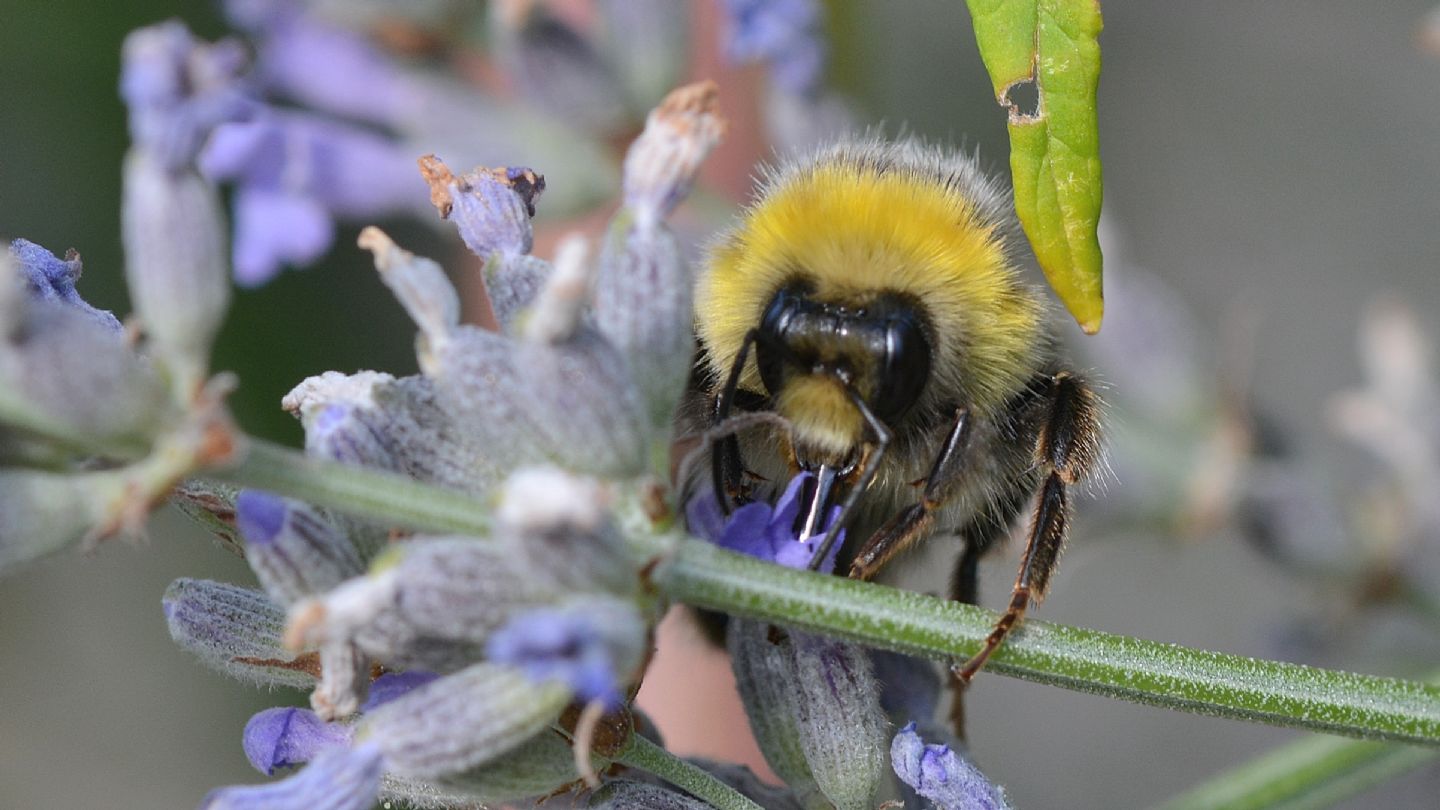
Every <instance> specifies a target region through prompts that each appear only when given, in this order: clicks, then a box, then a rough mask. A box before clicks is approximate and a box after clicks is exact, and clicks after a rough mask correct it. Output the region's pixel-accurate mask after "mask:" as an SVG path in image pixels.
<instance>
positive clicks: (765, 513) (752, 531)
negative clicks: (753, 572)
mask: <svg viewBox="0 0 1440 810" xmlns="http://www.w3.org/2000/svg"><path fill="white" fill-rule="evenodd" d="M773 514H774V510H773V509H772V508H771V507H770V504H767V503H761V502H759V501H756V502H754V503H747V504H745V505H744V506H742V507H740V508H739V509H736V510H735V511H734V513H732V514H731V515H730V520H729V521H727V522H726V524H725V529H724V531H723V532H722V533H721V534H720V542H719V545H720V546H721V547H722V548H728V549H730V550H731V551H738V552H740V553H741V554H749V555H750V556H751V557H759V558H760V559H762V560H769V561H771V562H773V561H774V560H775V545H774V544H773V543H771V542H770V537H769V535H768V534H767V531H768V528H769V526H770V524H771V517H772V515H773Z"/></svg>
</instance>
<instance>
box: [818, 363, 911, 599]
mask: <svg viewBox="0 0 1440 810" xmlns="http://www.w3.org/2000/svg"><path fill="white" fill-rule="evenodd" d="M845 393H846V394H847V395H848V396H849V397H850V402H851V403H853V404H854V405H855V407H856V408H857V409H858V410H859V411H860V415H861V416H863V417H864V418H865V422H866V424H868V425H870V430H871V431H872V432H873V433H874V434H875V449H874V450H872V451H871V452H870V453H867V454H866V457H865V464H864V466H862V467H861V468H860V477H859V478H856V479H855V485H854V486H853V487H851V488H850V491H849V492H847V493H845V501H844V502H843V503H841V504H840V514H838V515H836V516H835V520H834V521H832V522H831V523H830V527H829V528H828V529H826V530H825V539H824V540H822V541H820V547H819V548H817V549H815V555H814V556H813V557H811V558H810V570H811V571H819V570H820V566H821V565H823V564H824V562H825V558H826V557H828V556H830V549H832V548H834V546H835V541H836V540H837V539H838V538H839V537H840V527H841V526H842V525H843V524H844V523H845V518H847V517H849V516H850V510H852V509H854V508H855V504H856V503H857V502H858V501H859V500H860V493H862V492H864V491H865V490H866V489H868V488H869V486H870V482H871V481H873V480H874V479H875V473H876V471H877V470H879V469H880V459H881V458H883V457H884V456H885V449H886V448H887V447H889V446H890V439H891V434H890V428H887V427H885V423H884V422H881V421H880V419H879V418H878V417H876V416H875V413H874V412H873V411H871V410H870V406H869V405H866V404H865V398H864V397H862V396H860V395H859V394H858V393H856V391H855V389H854V388H851V387H850V386H848V385H847V386H845ZM821 469H822V470H823V469H824V467H821Z"/></svg>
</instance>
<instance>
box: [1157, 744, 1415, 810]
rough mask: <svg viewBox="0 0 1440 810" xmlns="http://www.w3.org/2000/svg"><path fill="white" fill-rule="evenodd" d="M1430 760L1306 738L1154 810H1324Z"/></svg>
mask: <svg viewBox="0 0 1440 810" xmlns="http://www.w3.org/2000/svg"><path fill="white" fill-rule="evenodd" d="M1436 757H1440V751H1436V750H1434V749H1432V748H1420V747H1417V746H1412V745H1396V744H1394V743H1381V742H1370V741H1368V740H1342V739H1338V738H1336V737H1307V738H1305V739H1303V740H1300V741H1298V742H1294V743H1291V744H1290V745H1287V746H1284V747H1282V748H1277V749H1276V750H1274V751H1271V752H1270V753H1268V754H1266V755H1265V756H1262V757H1260V758H1259V759H1256V760H1254V761H1251V762H1247V763H1245V764H1244V765H1241V766H1239V767H1237V768H1232V769H1231V770H1228V771H1225V772H1223V773H1220V774H1217V775H1216V776H1213V777H1211V778H1210V779H1208V780H1206V781H1205V782H1202V783H1201V784H1199V785H1196V786H1195V787H1193V788H1191V789H1190V790H1188V791H1186V792H1185V793H1183V794H1181V795H1180V796H1177V797H1175V798H1174V799H1171V800H1170V801H1168V802H1166V803H1165V804H1164V805H1162V807H1161V808H1160V810H1219V808H1224V810H1261V808H1282V807H1283V808H1285V810H1300V808H1320V807H1330V806H1332V805H1334V804H1336V803H1338V802H1340V801H1342V800H1344V799H1347V798H1350V797H1351V796H1355V795H1357V794H1359V793H1360V792H1362V791H1364V790H1366V789H1367V788H1370V787H1372V786H1374V785H1378V784H1380V783H1381V782H1384V781H1385V780H1387V779H1389V778H1390V777H1392V776H1396V775H1398V774H1401V773H1404V772H1405V771H1408V770H1411V769H1413V768H1417V767H1419V766H1421V765H1424V764H1425V763H1427V762H1433V761H1434V760H1435V758H1436Z"/></svg>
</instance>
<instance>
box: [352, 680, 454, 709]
mask: <svg viewBox="0 0 1440 810" xmlns="http://www.w3.org/2000/svg"><path fill="white" fill-rule="evenodd" d="M438 677H440V676H439V675H437V674H436V673H434V672H425V671H423V670H411V671H409V672H387V673H385V674H384V675H381V676H380V677H379V678H376V679H375V681H374V683H372V684H370V697H369V698H367V699H366V700H365V705H364V706H362V707H361V711H366V712H368V711H370V710H371V709H374V708H376V707H378V706H382V705H384V704H386V703H389V702H390V701H392V700H394V699H395V698H398V697H400V696H401V695H403V694H405V693H406V692H409V691H410V690H411V689H415V688H416V687H420V686H424V685H425V684H427V683H430V682H431V681H433V680H435V679H436V678H438Z"/></svg>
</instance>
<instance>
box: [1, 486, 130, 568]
mask: <svg viewBox="0 0 1440 810" xmlns="http://www.w3.org/2000/svg"><path fill="white" fill-rule="evenodd" d="M123 495H124V482H123V479H121V478H120V477H119V476H118V475H117V474H116V473H113V472H103V473H73V474H65V473H52V472H42V471H38V470H36V471H32V470H12V469H3V468H0V573H8V572H9V570H10V569H11V568H12V567H13V566H15V565H18V564H20V563H22V562H26V561H28V560H33V559H37V558H39V557H43V556H45V555H47V554H53V553H55V552H57V551H60V550H61V549H63V548H65V547H67V546H69V545H72V544H74V543H78V542H80V541H81V539H83V538H85V537H86V536H88V535H89V534H90V533H91V532H92V531H93V530H94V528H95V525H96V523H97V522H99V521H100V520H101V519H102V516H103V514H104V504H105V502H106V500H108V499H110V498H117V497H123Z"/></svg>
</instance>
